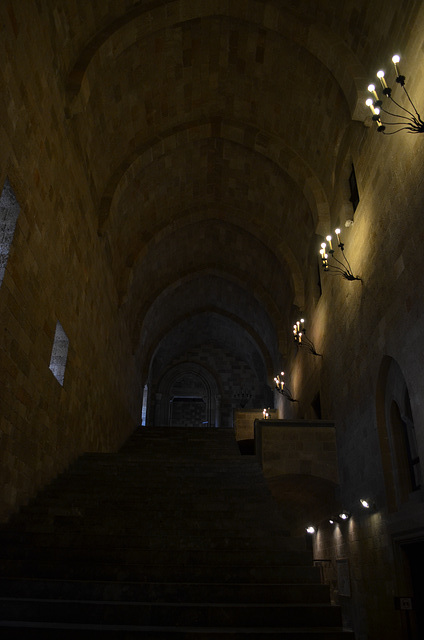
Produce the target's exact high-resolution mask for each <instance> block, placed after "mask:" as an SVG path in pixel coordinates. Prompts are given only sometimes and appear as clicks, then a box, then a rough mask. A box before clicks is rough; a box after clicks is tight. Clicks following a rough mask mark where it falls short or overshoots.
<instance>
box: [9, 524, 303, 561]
mask: <svg viewBox="0 0 424 640" xmlns="http://www.w3.org/2000/svg"><path fill="white" fill-rule="evenodd" d="M213 534H214V535H211V533H210V532H207V531H204V532H203V533H202V534H200V535H199V534H198V533H197V532H195V533H189V534H184V535H177V536H175V535H174V534H173V533H172V534H171V535H165V534H164V536H163V538H161V539H158V538H157V537H156V538H155V537H152V536H149V535H144V533H143V534H139V535H129V534H127V535H123V534H115V535H111V534H105V533H101V534H100V533H99V534H96V533H92V531H91V530H90V531H87V532H86V533H84V532H82V531H81V530H80V531H77V532H76V533H74V534H73V533H71V532H69V531H65V532H60V531H57V532H56V534H55V537H54V547H55V548H56V549H63V548H73V549H75V548H85V549H111V548H123V547H127V548H136V547H139V548H142V549H163V547H165V548H168V549H171V550H185V551H191V550H231V549H235V550H238V551H241V550H244V551H250V550H252V551H253V552H254V551H255V550H256V549H260V550H263V549H264V543H263V540H262V539H258V540H255V539H252V536H251V535H249V532H245V531H244V532H243V531H242V532H240V533H239V534H237V535H236V534H234V535H229V534H228V532H222V534H220V532H215V531H214V532H213ZM17 545H19V548H31V549H33V550H35V549H39V548H49V549H50V548H52V536H51V534H50V533H38V532H32V531H31V532H27V533H25V532H22V531H18V532H12V531H8V532H3V533H0V556H1V553H2V548H3V549H6V548H7V549H8V552H9V551H11V552H12V553H13V548H14V547H17ZM265 548H267V549H272V550H273V551H274V550H279V549H282V550H285V551H289V550H290V549H293V550H294V551H296V552H299V553H300V552H302V551H303V552H304V551H306V549H305V543H304V541H303V540H302V539H300V538H298V539H294V540H293V539H290V538H289V539H288V540H287V541H286V540H285V539H283V538H281V537H277V536H275V537H274V538H270V537H268V538H267V544H266V546H265ZM308 554H309V552H308Z"/></svg>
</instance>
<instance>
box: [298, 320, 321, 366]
mask: <svg viewBox="0 0 424 640" xmlns="http://www.w3.org/2000/svg"><path fill="white" fill-rule="evenodd" d="M293 337H294V341H295V343H296V344H297V346H298V347H306V348H307V349H308V351H310V352H311V353H312V354H313V355H314V356H320V357H321V358H322V354H321V353H317V352H316V349H315V346H314V343H313V342H312V340H309V338H308V337H307V336H306V329H305V320H304V318H301V320H298V321H297V322H296V324H294V325H293Z"/></svg>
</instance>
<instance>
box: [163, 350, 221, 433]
mask: <svg viewBox="0 0 424 640" xmlns="http://www.w3.org/2000/svg"><path fill="white" fill-rule="evenodd" d="M220 405H221V395H220V393H219V389H218V385H217V382H216V380H215V379H214V377H213V376H212V374H211V373H210V372H209V371H208V370H207V369H206V368H205V367H202V366H201V365H199V364H193V363H182V364H179V365H176V366H175V367H172V368H171V369H170V370H169V371H168V372H167V373H166V374H165V375H164V377H163V378H162V380H161V382H160V384H159V386H158V391H157V393H156V395H155V425H157V426H174V427H219V426H220Z"/></svg>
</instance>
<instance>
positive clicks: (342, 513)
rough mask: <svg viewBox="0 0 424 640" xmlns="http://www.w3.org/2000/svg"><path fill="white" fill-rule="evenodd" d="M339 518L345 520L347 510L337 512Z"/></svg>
mask: <svg viewBox="0 0 424 640" xmlns="http://www.w3.org/2000/svg"><path fill="white" fill-rule="evenodd" d="M339 518H341V519H342V520H347V519H348V518H349V514H348V513H347V511H342V512H341V513H339Z"/></svg>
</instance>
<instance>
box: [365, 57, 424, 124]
mask: <svg viewBox="0 0 424 640" xmlns="http://www.w3.org/2000/svg"><path fill="white" fill-rule="evenodd" d="M392 62H393V65H394V67H395V72H396V82H397V83H398V84H400V86H401V87H402V89H403V90H404V92H405V94H406V97H407V98H408V101H409V102H410V104H411V106H412V109H413V111H411V110H410V109H406V108H405V107H402V105H400V104H399V103H398V102H396V100H394V99H393V97H392V90H391V88H390V87H389V86H388V84H387V82H386V78H385V75H384V71H383V70H380V71H378V72H377V78H378V79H379V80H380V84H381V88H382V91H383V94H384V95H385V97H386V98H388V99H389V100H390V102H391V104H392V106H395V107H397V108H398V109H400V110H401V113H394V112H393V111H388V110H387V109H384V108H383V101H382V100H380V98H379V96H378V93H377V90H376V88H375V85H374V84H370V85H368V91H369V92H370V93H371V95H372V96H373V98H368V100H367V101H366V102H365V104H366V105H367V107H369V108H370V109H371V113H372V119H373V120H374V122H375V123H376V125H377V131H379V132H380V133H384V134H386V135H393V134H394V133H398V132H399V131H408V132H409V133H424V122H423V121H422V119H421V116H420V114H419V113H418V111H417V109H416V107H415V105H414V103H413V102H412V100H411V97H410V95H409V93H408V91H407V90H406V87H405V76H403V75H401V73H400V71H399V66H398V65H399V62H400V56H399V55H394V56H393V57H392ZM381 112H383V113H385V114H387V115H388V116H391V117H393V118H396V120H395V122H388V121H384V122H383V121H382V120H381ZM399 125H401V126H400V128H399V129H396V130H395V131H388V132H386V127H391V126H397V127H399Z"/></svg>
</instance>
